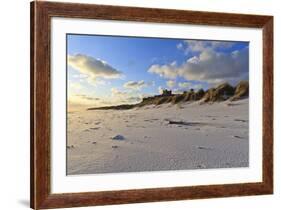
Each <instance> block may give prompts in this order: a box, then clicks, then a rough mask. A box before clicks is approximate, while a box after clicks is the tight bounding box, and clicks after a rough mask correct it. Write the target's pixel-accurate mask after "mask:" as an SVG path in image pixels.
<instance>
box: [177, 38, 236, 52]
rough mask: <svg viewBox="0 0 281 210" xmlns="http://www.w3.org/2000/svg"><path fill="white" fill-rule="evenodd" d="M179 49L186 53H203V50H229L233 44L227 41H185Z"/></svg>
mask: <svg viewBox="0 0 281 210" xmlns="http://www.w3.org/2000/svg"><path fill="white" fill-rule="evenodd" d="M183 43H184V45H185V46H184V45H183V44H182V47H181V49H185V51H186V52H187V53H188V52H203V51H205V50H218V49H227V48H231V47H232V46H233V45H234V44H235V42H227V41H200V40H185V41H184V42H183Z"/></svg>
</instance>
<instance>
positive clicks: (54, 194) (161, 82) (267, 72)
mask: <svg viewBox="0 0 281 210" xmlns="http://www.w3.org/2000/svg"><path fill="white" fill-rule="evenodd" d="M272 193H273V17H272V16H260V15H247V14H230V13H214V12H199V11H184V10H166V9H152V8H135V7H117V6H102V5H91V4H73V3H55V2H44V1H35V2H32V3H31V207H32V208H34V209H46V208H65V207H78V206H91V205H106V204H125V203H137V202H155V201H169V200H183V199H200V198H216V197H228V196H249V195H260V194H272Z"/></svg>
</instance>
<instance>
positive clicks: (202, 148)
mask: <svg viewBox="0 0 281 210" xmlns="http://www.w3.org/2000/svg"><path fill="white" fill-rule="evenodd" d="M197 149H200V150H212V149H213V148H211V147H203V146H197Z"/></svg>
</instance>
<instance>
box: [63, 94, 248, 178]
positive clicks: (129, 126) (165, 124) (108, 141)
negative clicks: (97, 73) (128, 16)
mask: <svg viewBox="0 0 281 210" xmlns="http://www.w3.org/2000/svg"><path fill="white" fill-rule="evenodd" d="M248 123H249V122H248V99H244V100H239V101H236V102H229V101H225V102H220V103H213V104H203V105H199V104H198V103H197V102H194V103H185V104H181V105H180V104H178V105H171V104H163V105H160V106H155V105H151V106H145V107H142V108H134V109H130V110H92V111H86V110H83V111H79V112H78V111H77V112H69V113H68V140H67V174H69V175H73V174H96V173H117V172H140V171H161V170H184V169H202V168H229V167H247V166H248V151H249V136H248V134H249V130H248Z"/></svg>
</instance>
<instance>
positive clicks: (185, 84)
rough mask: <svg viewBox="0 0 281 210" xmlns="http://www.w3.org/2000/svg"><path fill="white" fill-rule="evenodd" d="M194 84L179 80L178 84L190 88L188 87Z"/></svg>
mask: <svg viewBox="0 0 281 210" xmlns="http://www.w3.org/2000/svg"><path fill="white" fill-rule="evenodd" d="M191 85H192V84H191V83H190V82H179V83H178V86H179V87H180V88H188V87H190V86H191Z"/></svg>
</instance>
